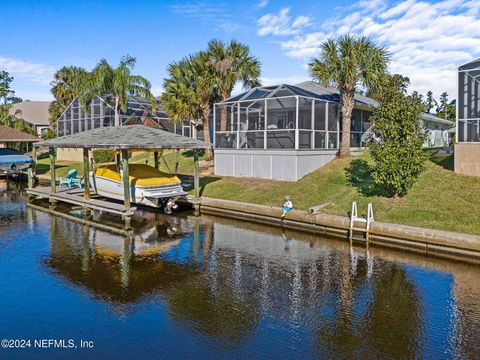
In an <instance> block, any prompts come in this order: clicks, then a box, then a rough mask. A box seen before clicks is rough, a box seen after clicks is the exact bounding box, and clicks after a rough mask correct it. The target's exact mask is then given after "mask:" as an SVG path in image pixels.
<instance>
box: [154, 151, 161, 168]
mask: <svg viewBox="0 0 480 360" xmlns="http://www.w3.org/2000/svg"><path fill="white" fill-rule="evenodd" d="M159 160H160V157H159V156H158V151H155V152H154V153H153V163H154V165H155V169H158V170H160V161H159Z"/></svg>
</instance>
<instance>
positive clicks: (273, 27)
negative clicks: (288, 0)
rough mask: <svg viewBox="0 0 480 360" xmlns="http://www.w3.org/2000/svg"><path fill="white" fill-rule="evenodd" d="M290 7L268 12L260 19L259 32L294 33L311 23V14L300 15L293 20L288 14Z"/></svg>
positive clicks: (262, 33)
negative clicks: (276, 11) (275, 12)
mask: <svg viewBox="0 0 480 360" xmlns="http://www.w3.org/2000/svg"><path fill="white" fill-rule="evenodd" d="M289 11H290V9H289V8H282V9H280V11H279V12H278V14H272V13H269V14H266V15H264V16H262V17H261V18H260V19H258V22H257V25H258V29H257V34H258V35H260V36H266V35H270V34H271V35H277V36H278V35H294V34H298V33H299V32H300V31H301V30H302V29H303V28H305V27H307V26H309V25H310V17H309V16H304V15H302V16H298V17H296V18H295V19H293V20H292V18H291V17H290V15H289V14H288V13H289Z"/></svg>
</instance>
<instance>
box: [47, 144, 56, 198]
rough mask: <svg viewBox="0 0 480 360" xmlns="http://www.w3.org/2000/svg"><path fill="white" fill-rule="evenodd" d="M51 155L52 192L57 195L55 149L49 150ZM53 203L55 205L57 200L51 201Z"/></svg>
mask: <svg viewBox="0 0 480 360" xmlns="http://www.w3.org/2000/svg"><path fill="white" fill-rule="evenodd" d="M48 153H49V154H50V192H51V193H52V194H55V193H56V192H57V178H56V176H55V148H53V147H50V148H48ZM50 202H51V203H55V200H53V199H50Z"/></svg>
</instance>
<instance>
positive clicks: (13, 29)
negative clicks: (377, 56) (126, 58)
mask: <svg viewBox="0 0 480 360" xmlns="http://www.w3.org/2000/svg"><path fill="white" fill-rule="evenodd" d="M0 5H1V9H2V11H1V12H0V26H1V28H2V29H4V32H3V36H2V40H1V42H0V43H1V45H0V69H2V70H7V71H9V72H10V73H11V74H12V75H13V76H14V77H15V81H14V84H13V86H14V89H15V90H16V91H17V95H19V96H21V97H23V98H27V99H30V100H48V99H51V95H50V93H49V88H50V86H49V83H50V81H51V80H52V75H53V73H54V71H55V70H56V69H58V68H60V67H61V66H63V65H77V66H83V67H86V68H87V69H91V68H92V67H93V66H94V65H95V64H96V63H97V62H98V61H99V60H100V59H101V58H106V59H107V60H108V61H110V62H111V63H112V64H116V63H117V62H118V60H119V59H120V57H121V56H122V55H125V54H130V55H132V56H135V57H136V58H137V67H136V69H135V72H136V73H138V74H140V75H143V76H145V77H146V78H148V79H149V80H150V81H151V82H152V85H153V91H154V93H155V94H156V95H159V94H160V92H161V85H162V82H163V78H164V77H165V75H166V68H167V65H168V64H169V63H170V62H172V61H175V60H179V59H181V58H182V57H183V56H185V55H187V54H189V53H193V52H195V51H198V50H200V49H203V48H205V46H206V44H207V42H208V41H209V40H210V39H212V38H220V39H223V40H226V41H228V40H230V39H236V40H239V41H242V42H244V43H247V44H248V45H249V46H250V48H251V52H252V53H253V54H254V55H255V56H257V57H258V58H259V59H260V60H261V62H262V79H263V82H264V83H265V84H273V83H279V82H287V83H295V82H299V81H302V80H306V79H308V78H309V76H308V72H307V67H306V64H307V63H308V62H309V60H311V58H312V57H314V56H317V55H318V48H319V45H320V44H321V43H322V41H324V40H325V39H327V38H328V37H332V36H333V37H336V36H338V35H340V34H344V33H347V32H350V33H357V34H364V35H367V36H369V37H371V38H372V39H373V40H375V41H376V42H378V43H380V44H381V45H383V46H385V47H386V48H388V50H389V51H390V53H391V55H392V62H391V64H390V70H391V72H396V73H401V74H403V75H407V76H409V77H410V79H411V82H412V86H411V90H418V91H420V92H426V91H427V90H428V89H432V90H433V91H434V93H435V95H437V96H438V95H439V94H440V93H441V92H442V91H448V92H449V94H450V95H451V96H452V97H453V96H454V94H455V92H456V80H455V69H456V67H457V66H458V65H460V64H462V63H464V62H467V61H469V60H470V59H472V58H477V57H480V1H478V0H446V1H427V0H424V1H418V0H407V1H401V2H398V1H387V0H370V1H367V0H361V1H336V2H331V1H306V0H298V1H272V0H270V1H267V0H256V1H234V2H228V1H225V2H221V1H161V2H160V1H144V0H136V1H121V0H118V1H54V0H52V1H41V0H37V1H21V0H16V1H11V0H0ZM5 29H7V31H5Z"/></svg>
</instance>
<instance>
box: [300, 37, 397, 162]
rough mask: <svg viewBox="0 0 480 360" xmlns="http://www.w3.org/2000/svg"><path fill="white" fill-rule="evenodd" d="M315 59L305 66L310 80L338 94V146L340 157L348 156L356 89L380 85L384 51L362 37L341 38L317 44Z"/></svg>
mask: <svg viewBox="0 0 480 360" xmlns="http://www.w3.org/2000/svg"><path fill="white" fill-rule="evenodd" d="M321 51H322V52H321V55H320V58H319V59H313V61H312V62H311V63H310V64H309V68H310V73H311V75H312V77H313V78H315V79H317V80H319V81H320V82H321V83H323V84H325V85H336V86H337V87H338V89H339V91H340V111H341V113H342V143H341V146H340V154H339V155H340V157H347V156H349V155H350V124H351V118H352V110H353V106H354V96H355V92H356V90H357V87H358V86H362V87H363V88H365V89H367V90H374V89H378V88H379V87H381V86H382V83H383V79H384V78H385V77H384V76H385V74H386V72H387V65H388V62H389V54H388V52H387V51H386V50H385V49H384V48H382V47H381V46H378V45H376V44H375V43H373V42H372V41H371V40H369V39H368V38H366V37H364V36H358V37H357V36H354V35H344V36H341V37H339V38H338V39H337V40H335V39H329V40H327V41H325V42H324V43H323V44H322V45H321Z"/></svg>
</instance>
